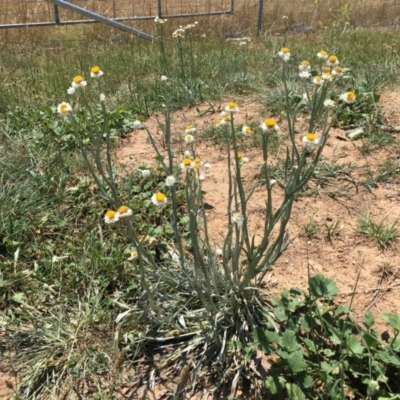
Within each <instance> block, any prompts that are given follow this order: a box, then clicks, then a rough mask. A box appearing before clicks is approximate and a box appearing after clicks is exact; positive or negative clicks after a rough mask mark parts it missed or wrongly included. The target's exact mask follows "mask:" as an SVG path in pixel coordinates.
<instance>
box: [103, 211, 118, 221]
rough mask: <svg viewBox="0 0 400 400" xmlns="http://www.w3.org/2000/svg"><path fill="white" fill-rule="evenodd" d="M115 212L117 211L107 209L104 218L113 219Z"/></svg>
mask: <svg viewBox="0 0 400 400" xmlns="http://www.w3.org/2000/svg"><path fill="white" fill-rule="evenodd" d="M116 214H117V213H116V212H115V211H113V210H107V212H106V218H107V219H114V218H115V215H116Z"/></svg>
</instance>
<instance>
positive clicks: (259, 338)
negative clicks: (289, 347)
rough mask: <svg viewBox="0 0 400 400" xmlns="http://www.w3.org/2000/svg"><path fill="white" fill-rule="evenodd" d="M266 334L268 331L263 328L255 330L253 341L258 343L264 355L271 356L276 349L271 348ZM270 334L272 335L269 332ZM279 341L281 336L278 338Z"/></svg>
mask: <svg viewBox="0 0 400 400" xmlns="http://www.w3.org/2000/svg"><path fill="white" fill-rule="evenodd" d="M266 333H267V331H265V330H264V329H263V328H260V327H259V328H257V329H255V330H254V332H253V339H254V341H255V342H256V343H257V345H258V347H259V348H260V350H262V351H263V352H264V353H267V354H271V352H272V351H273V350H274V349H273V347H272V346H271V344H270V340H269V339H268V337H267V335H266ZM268 333H270V332H268ZM277 336H278V335H277ZM278 339H279V336H278Z"/></svg>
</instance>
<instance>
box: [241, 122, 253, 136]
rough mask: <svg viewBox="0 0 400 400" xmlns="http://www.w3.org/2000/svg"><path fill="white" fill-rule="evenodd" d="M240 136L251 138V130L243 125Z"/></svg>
mask: <svg viewBox="0 0 400 400" xmlns="http://www.w3.org/2000/svg"><path fill="white" fill-rule="evenodd" d="M242 134H243V135H244V136H251V135H252V134H253V130H252V129H251V128H250V127H249V126H247V125H243V128H242Z"/></svg>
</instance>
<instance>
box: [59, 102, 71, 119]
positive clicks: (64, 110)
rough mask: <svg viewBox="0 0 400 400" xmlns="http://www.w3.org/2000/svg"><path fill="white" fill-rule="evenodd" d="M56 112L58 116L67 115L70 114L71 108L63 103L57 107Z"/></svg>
mask: <svg viewBox="0 0 400 400" xmlns="http://www.w3.org/2000/svg"><path fill="white" fill-rule="evenodd" d="M57 111H58V113H59V114H60V115H64V116H65V115H69V114H71V113H72V107H71V104H69V103H66V102H65V101H63V102H62V103H61V104H59V105H58V106H57Z"/></svg>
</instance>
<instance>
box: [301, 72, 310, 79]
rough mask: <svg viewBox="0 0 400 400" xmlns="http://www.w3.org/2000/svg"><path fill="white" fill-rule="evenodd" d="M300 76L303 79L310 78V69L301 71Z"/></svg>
mask: <svg viewBox="0 0 400 400" xmlns="http://www.w3.org/2000/svg"><path fill="white" fill-rule="evenodd" d="M299 76H300V78H301V79H308V78H309V77H310V76H311V73H310V71H307V70H303V71H300V72H299Z"/></svg>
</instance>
